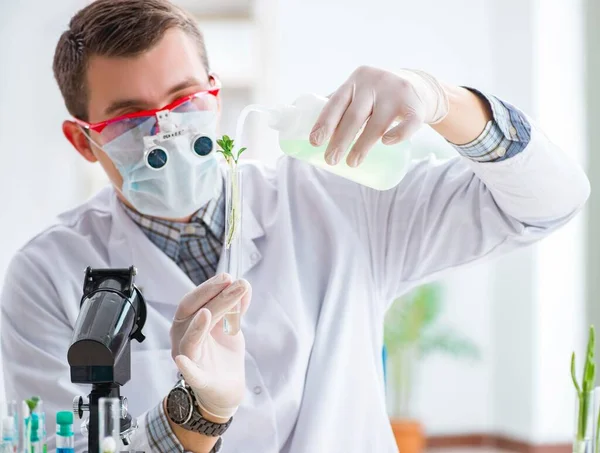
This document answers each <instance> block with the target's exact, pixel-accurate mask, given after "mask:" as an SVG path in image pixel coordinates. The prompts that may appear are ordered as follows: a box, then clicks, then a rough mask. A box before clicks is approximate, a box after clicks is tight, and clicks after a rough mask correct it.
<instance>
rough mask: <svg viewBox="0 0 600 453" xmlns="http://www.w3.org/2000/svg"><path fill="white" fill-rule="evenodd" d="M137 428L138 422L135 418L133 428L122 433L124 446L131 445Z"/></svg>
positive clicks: (132, 423)
mask: <svg viewBox="0 0 600 453" xmlns="http://www.w3.org/2000/svg"><path fill="white" fill-rule="evenodd" d="M137 428H138V424H137V420H136V419H135V418H132V419H131V426H130V427H129V428H128V429H126V430H125V431H122V432H121V433H120V435H121V440H122V441H123V444H125V445H131V437H132V436H133V434H134V433H135V431H136V430H137Z"/></svg>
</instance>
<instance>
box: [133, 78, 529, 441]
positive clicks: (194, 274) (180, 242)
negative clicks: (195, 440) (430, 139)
mask: <svg viewBox="0 0 600 453" xmlns="http://www.w3.org/2000/svg"><path fill="white" fill-rule="evenodd" d="M472 91H473V92H475V93H476V94H478V95H479V96H482V97H483V98H485V99H487V101H488V103H489V104H490V105H491V107H492V112H493V120H491V121H489V122H488V123H487V125H486V127H485V129H484V130H483V132H482V133H481V134H480V135H479V137H477V138H476V139H475V140H473V141H472V142H471V143H467V144H466V145H454V147H455V148H456V150H457V151H458V152H459V153H460V154H462V155H463V156H465V157H468V158H469V159H472V160H474V161H477V162H498V161H502V160H506V159H509V158H511V157H513V156H515V155H517V154H519V153H520V152H521V151H523V149H525V147H526V146H527V144H528V143H529V139H530V136H531V127H530V125H529V123H528V121H527V119H526V118H525V117H524V116H523V114H522V113H521V112H520V111H519V110H517V109H516V108H515V107H513V106H511V105H510V104H507V103H506V102H503V101H501V100H499V99H497V98H495V97H493V96H487V95H484V94H482V93H480V92H479V91H476V90H472ZM126 211H127V213H128V214H129V215H130V216H131V218H132V219H133V220H134V222H135V223H137V224H138V225H139V226H140V228H141V229H142V230H143V231H144V233H145V234H146V235H147V236H148V238H150V240H151V241H152V242H153V243H154V244H155V245H156V246H157V247H158V248H160V249H161V250H162V251H164V252H165V253H166V254H167V255H168V256H169V257H170V258H171V259H172V260H173V261H175V262H176V263H177V264H178V265H179V267H180V268H181V269H182V270H183V271H184V272H185V273H186V274H187V275H188V277H190V279H191V280H192V281H193V282H194V283H195V284H197V285H198V284H200V283H202V282H203V281H205V280H206V279H208V278H210V277H212V276H213V275H214V273H215V270H216V268H217V263H218V260H219V256H220V251H221V249H222V247H223V237H224V231H225V199H224V191H221V195H220V196H219V197H218V199H216V200H211V201H210V202H209V203H208V204H207V205H206V206H205V207H203V208H202V209H200V211H198V213H197V214H196V215H195V216H194V217H193V218H192V221H191V222H190V223H189V224H187V223H178V222H169V221H166V220H158V219H154V218H150V217H146V216H143V215H140V214H138V213H136V212H134V211H132V210H131V209H129V208H127V207H126ZM146 430H147V434H148V439H149V441H150V446H151V448H152V451H153V452H157V453H181V452H183V451H184V450H183V447H182V445H181V443H180V442H179V440H178V439H177V437H175V435H174V434H173V432H172V431H171V428H170V425H169V421H168V420H167V416H166V414H165V412H164V408H163V405H162V402H161V403H160V404H159V405H157V406H156V407H155V408H154V409H152V410H151V411H149V412H148V414H147V419H146Z"/></svg>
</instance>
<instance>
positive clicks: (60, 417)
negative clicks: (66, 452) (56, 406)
mask: <svg viewBox="0 0 600 453" xmlns="http://www.w3.org/2000/svg"><path fill="white" fill-rule="evenodd" d="M56 434H58V435H59V436H63V437H71V436H73V412H71V411H60V412H57V413H56Z"/></svg>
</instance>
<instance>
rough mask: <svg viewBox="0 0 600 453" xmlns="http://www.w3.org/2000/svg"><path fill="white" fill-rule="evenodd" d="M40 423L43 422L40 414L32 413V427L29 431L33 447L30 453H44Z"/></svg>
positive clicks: (30, 423)
mask: <svg viewBox="0 0 600 453" xmlns="http://www.w3.org/2000/svg"><path fill="white" fill-rule="evenodd" d="M40 422H41V420H40V416H39V414H37V413H36V412H32V413H31V417H30V420H29V425H30V427H31V429H30V431H29V441H30V445H31V450H30V453H42V439H41V437H40V434H41V429H40Z"/></svg>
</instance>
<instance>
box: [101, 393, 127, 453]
mask: <svg viewBox="0 0 600 453" xmlns="http://www.w3.org/2000/svg"><path fill="white" fill-rule="evenodd" d="M120 432H121V401H120V400H119V398H100V399H99V400H98V436H99V439H98V445H100V450H99V452H98V453H116V451H117V446H118V445H119V435H120Z"/></svg>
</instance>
